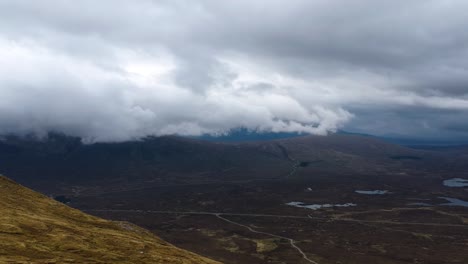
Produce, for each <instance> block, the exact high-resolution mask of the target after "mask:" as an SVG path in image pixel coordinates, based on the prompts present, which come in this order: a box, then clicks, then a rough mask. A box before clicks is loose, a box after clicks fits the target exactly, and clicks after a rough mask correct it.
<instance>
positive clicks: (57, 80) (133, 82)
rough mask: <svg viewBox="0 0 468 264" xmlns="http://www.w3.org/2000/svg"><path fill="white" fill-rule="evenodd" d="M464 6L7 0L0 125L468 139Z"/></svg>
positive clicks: (96, 135)
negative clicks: (346, 132)
mask: <svg viewBox="0 0 468 264" xmlns="http://www.w3.org/2000/svg"><path fill="white" fill-rule="evenodd" d="M467 8H468V4H466V3H465V2H464V1H411V2H408V1H392V2H376V1H370V0H368V1H365V0H361V1H352V2H343V1H301V0H293V1H287V2H284V1H261V0H259V1H254V2H253V3H252V1H243V0H241V1H227V2H226V1H210V0H205V1H164V0H161V1H149V0H148V1H145V0H141V1H124V0H120V1H97V2H96V1H51V0H50V1H40V2H39V1H37V2H31V1H18V0H16V1H8V0H7V1H1V2H0V134H10V133H14V134H30V133H36V134H39V135H41V134H46V133H47V132H50V131H53V132H62V133H66V134H70V135H74V136H80V137H83V138H85V139H86V140H88V141H121V140H128V139H134V138H139V137H144V136H147V135H165V134H175V133H177V134H182V135H200V134H204V133H212V134H219V133H223V132H226V131H229V130H230V129H233V128H238V127H244V128H247V129H253V130H259V131H273V132H304V133H312V134H320V135H324V134H327V133H328V132H333V131H336V130H337V129H339V128H345V129H351V130H355V131H359V132H366V133H374V134H401V135H415V136H420V135H426V136H433V137H434V136H442V137H468V124H467V123H466V121H465V120H463V116H465V115H466V114H468V77H467V76H468V74H467V69H468V48H467V47H466V43H467V41H468V32H467V31H466V28H467V27H468V19H467V18H466V15H465V14H464V10H466V9H467ZM454 128H456V129H454Z"/></svg>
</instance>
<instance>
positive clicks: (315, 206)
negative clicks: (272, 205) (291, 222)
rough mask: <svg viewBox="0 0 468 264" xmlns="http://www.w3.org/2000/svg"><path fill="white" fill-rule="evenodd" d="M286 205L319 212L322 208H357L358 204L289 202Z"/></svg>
mask: <svg viewBox="0 0 468 264" xmlns="http://www.w3.org/2000/svg"><path fill="white" fill-rule="evenodd" d="M286 205H289V206H294V207H299V208H307V209H311V210H317V209H321V208H331V207H350V206H356V205H357V204H354V203H345V204H304V203H303V202H289V203H287V204H286Z"/></svg>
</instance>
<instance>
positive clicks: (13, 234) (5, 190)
mask: <svg viewBox="0 0 468 264" xmlns="http://www.w3.org/2000/svg"><path fill="white" fill-rule="evenodd" d="M0 197H1V199H0V263H184V264H185V263H206V264H209V263H218V262H215V261H211V260H209V259H206V258H204V257H201V256H198V255H195V254H193V253H190V252H188V251H185V250H182V249H179V248H176V247H174V246H173V245H171V244H169V243H167V242H164V241H163V240H161V239H159V238H157V237H155V236H154V235H152V234H151V233H150V232H149V231H146V230H144V229H142V228H139V227H137V226H135V225H132V224H130V223H126V222H112V221H107V220H103V219H100V218H97V217H94V216H90V215H87V214H85V213H82V212H80V211H78V210H75V209H72V208H70V207H68V206H66V205H64V204H61V203H59V202H57V201H55V200H52V199H49V198H47V197H46V196H43V195H41V194H39V193H36V192H34V191H32V190H30V189H27V188H25V187H22V186H21V185H19V184H16V183H15V182H13V181H11V180H9V179H7V178H5V177H3V176H0Z"/></svg>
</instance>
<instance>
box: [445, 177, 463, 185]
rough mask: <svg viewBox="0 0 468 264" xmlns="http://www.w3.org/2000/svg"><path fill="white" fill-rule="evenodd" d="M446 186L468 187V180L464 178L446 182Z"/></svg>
mask: <svg viewBox="0 0 468 264" xmlns="http://www.w3.org/2000/svg"><path fill="white" fill-rule="evenodd" d="M444 185H445V186H447V187H467V186H468V180H466V179H462V178H453V179H448V180H445V181H444Z"/></svg>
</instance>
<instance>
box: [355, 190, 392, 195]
mask: <svg viewBox="0 0 468 264" xmlns="http://www.w3.org/2000/svg"><path fill="white" fill-rule="evenodd" d="M355 192H356V193H359V194H367V195H382V194H387V193H389V192H388V191H387V190H373V191H363V190H356V191H355Z"/></svg>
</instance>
